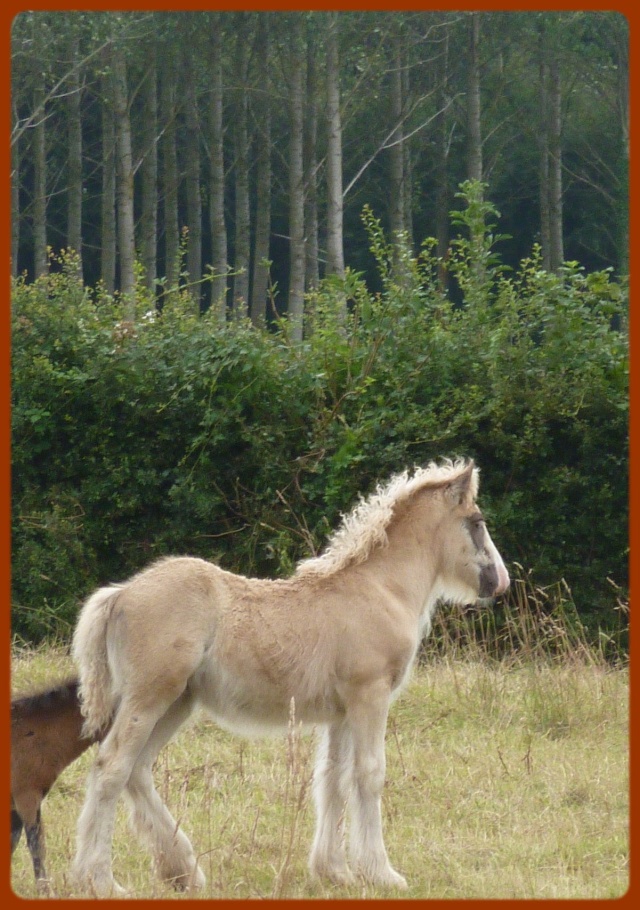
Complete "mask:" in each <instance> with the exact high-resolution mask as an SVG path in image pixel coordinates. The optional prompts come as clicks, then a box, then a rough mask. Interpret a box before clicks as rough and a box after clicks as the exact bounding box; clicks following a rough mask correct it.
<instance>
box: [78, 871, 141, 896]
mask: <svg viewBox="0 0 640 910" xmlns="http://www.w3.org/2000/svg"><path fill="white" fill-rule="evenodd" d="M74 879H75V882H74V884H75V887H76V888H77V889H78V891H81V892H82V893H83V894H87V895H90V896H91V897H98V898H109V897H112V898H117V897H127V896H128V892H127V891H126V889H125V888H123V887H122V885H119V884H118V883H117V881H115V879H113V878H111V877H110V876H109V877H106V876H94V875H88V876H84V875H82V876H79V875H77V874H76V875H75V876H74Z"/></svg>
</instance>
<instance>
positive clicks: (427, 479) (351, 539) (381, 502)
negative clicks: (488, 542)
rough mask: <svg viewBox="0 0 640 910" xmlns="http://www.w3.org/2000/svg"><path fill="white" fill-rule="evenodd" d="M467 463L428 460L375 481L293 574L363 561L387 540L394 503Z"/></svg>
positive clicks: (453, 473)
mask: <svg viewBox="0 0 640 910" xmlns="http://www.w3.org/2000/svg"><path fill="white" fill-rule="evenodd" d="M470 464H471V462H470V461H469V460H468V459H465V458H458V459H456V460H455V461H452V460H450V459H445V460H443V461H441V462H439V463H436V462H433V461H432V462H430V463H429V464H428V465H427V466H426V467H425V468H416V469H415V470H414V471H413V472H411V473H410V472H409V471H408V470H405V471H402V472H401V473H400V474H396V475H394V476H393V477H392V478H391V480H389V481H388V482H387V483H386V484H378V486H377V487H376V490H375V492H374V493H372V494H371V495H370V496H368V497H367V498H366V499H365V498H364V497H362V496H361V497H360V502H359V503H357V505H356V506H354V508H353V509H352V510H351V512H349V513H348V514H346V515H343V516H342V523H341V525H340V527H339V528H338V529H337V530H336V531H334V533H333V534H332V535H331V537H330V538H329V541H328V543H327V547H326V549H325V551H324V552H323V553H322V554H321V555H320V556H316V557H313V558H311V559H305V560H303V561H302V562H300V563H298V566H297V569H296V576H298V577H299V576H310V575H322V576H326V575H332V574H334V573H335V572H338V571H339V570H340V569H344V568H346V567H347V566H350V565H358V564H359V563H362V562H364V561H365V560H366V559H367V557H368V556H369V555H370V554H371V552H372V551H373V550H374V549H375V548H376V547H379V546H384V545H385V544H386V542H387V528H388V527H389V522H390V521H391V519H392V517H393V515H394V511H395V509H396V507H397V506H398V505H400V504H401V503H404V502H407V500H409V499H410V498H411V497H412V496H414V495H415V494H416V493H418V492H420V491H421V490H424V489H425V488H426V487H432V488H434V489H435V488H437V487H443V486H445V485H446V484H448V483H450V482H451V481H453V480H455V479H456V478H457V477H459V476H460V475H461V474H463V473H464V472H465V471H466V470H467V469H468V468H469V465H470ZM477 471H478V469H477V468H474V470H473V481H472V491H471V492H472V496H473V497H474V498H475V496H476V494H477V488H478V480H477V477H478V474H477Z"/></svg>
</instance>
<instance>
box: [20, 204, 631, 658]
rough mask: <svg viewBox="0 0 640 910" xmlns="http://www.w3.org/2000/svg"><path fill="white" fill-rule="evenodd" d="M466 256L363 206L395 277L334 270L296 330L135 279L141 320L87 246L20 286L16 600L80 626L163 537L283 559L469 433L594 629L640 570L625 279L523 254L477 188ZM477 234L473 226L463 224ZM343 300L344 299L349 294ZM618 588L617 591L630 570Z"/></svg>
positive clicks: (49, 623) (25, 609) (243, 566)
mask: <svg viewBox="0 0 640 910" xmlns="http://www.w3.org/2000/svg"><path fill="white" fill-rule="evenodd" d="M465 191H466V200H467V206H466V209H465V211H464V212H463V213H462V214H461V215H460V216H459V220H460V229H461V236H460V237H459V238H458V239H457V241H456V242H455V244H454V249H453V252H452V257H451V260H450V269H451V272H452V276H453V278H454V279H455V280H456V282H457V286H458V288H459V289H460V291H461V296H462V298H463V300H462V303H456V304H454V303H452V302H451V300H450V298H449V297H448V296H447V295H446V294H444V293H443V292H442V291H441V289H440V287H439V284H438V280H437V262H436V260H435V258H434V256H433V253H432V249H433V247H432V245H431V244H430V243H427V244H425V246H424V248H423V250H422V252H421V254H420V255H419V256H418V257H417V258H412V257H411V256H409V255H408V254H406V252H405V253H403V254H400V255H399V254H398V251H397V250H392V249H390V248H389V247H388V246H387V244H386V242H385V240H384V237H383V236H382V233H381V231H380V227H379V224H378V223H377V222H376V220H375V219H374V218H373V216H372V215H371V213H366V215H365V221H366V223H367V228H368V230H369V234H370V238H371V246H372V250H373V251H374V253H375V255H376V257H377V260H378V263H379V267H380V273H381V279H382V287H383V290H382V292H381V293H380V294H378V295H372V294H370V293H369V292H368V290H367V288H366V287H365V285H364V283H363V282H362V280H361V278H360V277H359V276H358V275H356V274H353V273H348V274H347V277H346V279H345V280H344V282H342V281H340V282H339V281H336V279H335V278H334V279H327V280H326V281H324V282H323V283H322V285H321V287H320V288H319V290H318V291H316V292H315V293H314V294H313V295H312V296H311V297H310V299H309V312H310V314H311V315H310V318H309V330H308V337H307V338H306V340H305V341H304V343H303V344H302V345H291V344H289V343H288V341H287V334H286V325H282V326H280V327H279V328H278V331H276V332H273V333H270V334H268V333H265V332H261V331H257V330H254V329H253V328H252V327H251V326H249V325H247V324H245V323H240V322H231V323H230V324H228V325H227V326H224V327H220V326H218V325H217V324H216V323H215V321H214V320H213V319H210V318H209V317H208V316H207V315H205V316H203V317H201V318H196V317H194V316H193V315H191V314H190V309H191V304H190V303H189V302H185V303H184V305H183V302H182V301H181V300H178V301H175V302H174V303H172V304H171V305H167V306H166V307H165V308H164V310H163V312H162V313H161V314H158V313H156V311H155V308H154V306H153V304H152V303H151V302H150V301H149V300H148V299H147V298H145V296H144V293H143V292H142V291H141V292H140V297H139V300H138V311H139V312H138V316H137V317H136V319H135V320H134V321H133V322H126V321H124V320H123V318H122V314H121V313H120V312H119V309H118V304H117V302H115V301H113V300H112V299H111V298H109V297H107V296H106V295H104V294H102V293H100V292H97V293H93V294H89V293H88V292H87V291H86V289H85V288H83V287H82V285H81V283H80V282H79V281H78V279H77V277H75V276H76V270H75V268H74V263H73V262H64V261H63V263H62V265H63V267H62V269H61V270H60V271H56V272H53V273H52V274H50V275H48V276H46V277H43V278H41V279H39V280H38V281H36V282H34V283H32V284H27V283H25V282H23V281H18V282H16V284H15V285H14V289H13V567H12V568H13V603H14V610H13V622H14V630H15V633H16V634H18V635H20V636H22V637H24V638H27V639H32V640H35V639H39V638H41V637H42V636H44V635H46V634H47V633H48V632H50V631H52V630H55V631H60V630H62V631H68V628H69V625H70V624H71V623H72V622H73V619H74V617H75V614H76V610H77V606H78V603H79V601H80V600H81V598H82V597H84V596H85V595H86V594H87V593H88V592H89V591H90V589H91V588H92V587H93V586H94V585H96V584H98V583H104V582H107V581H110V580H117V579H122V578H123V577H126V576H127V575H128V574H130V573H131V572H133V571H134V570H136V569H138V568H141V567H143V566H144V565H146V564H147V563H148V562H150V561H151V560H152V559H154V558H155V557H157V556H160V555H162V554H165V553H191V554H198V555H203V556H206V557H208V558H212V559H214V560H218V561H220V563H221V564H222V565H224V566H225V567H227V568H229V569H233V570H235V571H240V572H244V573H256V574H261V575H272V576H273V575H278V574H286V573H288V572H289V571H290V570H291V567H292V565H293V564H294V562H295V561H296V560H297V559H298V558H300V557H301V556H304V555H308V553H309V551H310V550H312V549H316V548H319V547H321V546H322V543H323V541H324V539H325V537H326V534H327V533H328V531H329V530H330V529H331V528H332V527H334V526H335V524H336V522H337V521H338V519H339V514H340V512H341V511H344V510H346V509H348V508H349V506H350V505H351V504H352V503H353V501H354V499H355V498H356V497H357V495H358V493H359V492H363V493H366V492H368V491H369V490H370V489H371V488H372V487H373V485H374V484H375V483H376V481H378V480H380V479H384V478H386V477H387V476H388V475H389V474H391V473H393V472H395V471H398V470H400V469H402V468H404V467H405V466H407V465H411V464H418V463H424V462H426V461H428V460H430V459H432V458H436V457H438V456H440V455H454V454H467V455H471V456H473V457H475V458H476V459H477V461H478V463H479V464H480V466H481V469H482V477H483V506H484V509H485V511H486V512H487V513H488V516H489V518H490V520H491V523H492V530H493V535H494V538H495V539H496V541H497V542H498V544H499V546H500V549H501V550H502V552H503V553H504V555H505V558H506V559H507V561H509V560H517V561H518V562H519V563H521V564H522V565H523V566H524V567H525V570H526V571H529V570H531V571H532V573H533V576H534V577H535V578H537V579H539V582H540V584H549V583H554V582H557V581H559V579H561V578H564V579H565V580H566V582H567V584H568V585H569V587H570V589H571V590H572V592H573V597H574V599H575V603H576V607H577V609H578V612H579V614H580V616H581V618H582V620H583V621H584V622H585V624H586V625H587V627H590V628H591V629H592V630H593V631H594V632H596V631H597V627H598V626H602V627H605V628H607V627H613V626H614V625H617V622H618V617H617V616H616V614H615V607H616V604H617V600H616V591H615V590H614V588H613V587H612V586H611V584H610V583H609V582H608V581H607V579H608V578H611V579H612V580H613V581H614V582H615V583H616V584H618V585H622V586H623V587H624V586H625V585H626V583H627V558H628V550H627V418H628V414H627V341H626V334H625V332H624V331H623V327H624V325H625V320H626V315H625V305H626V303H625V295H624V291H623V289H622V288H621V287H620V286H619V285H617V284H616V283H614V282H612V281H611V280H610V278H609V275H608V274H607V273H606V272H599V273H594V274H590V275H585V274H584V273H583V271H582V270H581V269H580V268H579V267H578V266H577V265H576V264H575V263H568V264H566V266H565V268H564V270H563V272H562V274H560V275H551V274H549V273H547V272H545V271H544V270H543V269H542V267H541V264H540V260H539V256H538V252H537V251H534V253H533V255H532V257H531V258H530V259H528V260H526V261H524V262H523V263H522V264H521V267H520V269H519V271H518V272H517V273H515V274H512V275H507V274H506V273H505V272H504V271H503V270H502V269H501V266H500V263H499V261H498V260H497V258H496V256H495V252H494V250H493V245H494V242H495V237H494V236H493V235H492V233H491V231H492V225H491V220H492V218H493V217H494V215H495V213H494V212H493V210H492V209H491V207H490V206H489V205H487V204H486V203H484V202H482V198H481V196H480V195H479V194H478V192H477V188H475V187H473V186H468V187H466V188H465ZM467 237H468V238H469V239H467ZM345 299H346V300H347V302H348V305H349V312H348V316H347V318H346V319H345V318H344V301H345ZM618 594H619V592H618Z"/></svg>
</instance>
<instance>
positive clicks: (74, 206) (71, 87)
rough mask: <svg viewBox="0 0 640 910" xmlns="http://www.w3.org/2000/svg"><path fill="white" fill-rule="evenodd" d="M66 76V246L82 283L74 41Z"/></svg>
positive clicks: (79, 134) (79, 127)
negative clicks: (70, 251)
mask: <svg viewBox="0 0 640 910" xmlns="http://www.w3.org/2000/svg"><path fill="white" fill-rule="evenodd" d="M69 57H70V59H69V63H70V67H71V70H70V74H69V79H68V95H67V142H68V157H67V173H68V188H67V202H68V205H67V247H68V248H69V249H71V250H73V251H74V252H75V254H76V256H77V261H78V277H79V278H80V279H81V280H82V115H81V108H80V104H81V100H82V90H81V86H80V74H79V72H78V69H77V62H78V40H77V38H75V37H74V38H73V40H72V41H71V53H70V55H69Z"/></svg>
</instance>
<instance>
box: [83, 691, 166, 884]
mask: <svg viewBox="0 0 640 910" xmlns="http://www.w3.org/2000/svg"><path fill="white" fill-rule="evenodd" d="M166 707H167V705H166V703H163V704H162V705H161V706H159V707H158V706H156V707H155V708H153V709H151V708H147V709H146V710H143V709H142V708H141V707H140V706H135V705H132V704H131V703H130V702H128V701H123V702H122V704H121V705H120V708H119V709H118V713H117V714H116V716H115V719H114V721H113V724H112V726H111V730H110V731H109V734H108V735H107V737H106V738H105V740H104V742H103V743H102V745H101V746H100V749H99V751H98V756H97V758H96V761H95V764H94V766H93V768H92V769H91V772H90V774H89V780H88V782H87V796H86V799H85V804H84V808H83V809H82V812H81V814H80V818H79V820H78V842H77V850H76V857H75V861H74V866H73V874H74V877H75V878H76V880H77V882H78V885H79V886H80V887H82V888H87V889H88V890H89V891H90V892H92V893H94V894H95V895H96V896H98V897H108V896H110V895H112V894H114V893H118V892H119V893H122V891H123V889H122V888H121V887H120V886H119V885H117V884H116V882H115V881H114V879H113V875H112V872H111V841H112V838H113V827H114V822H115V814H116V804H117V802H118V798H119V797H120V794H121V793H122V791H123V789H124V787H125V786H126V784H127V781H128V780H129V776H130V775H131V771H132V769H133V766H134V765H135V763H136V761H137V759H138V756H139V755H140V753H141V752H142V750H143V749H144V747H145V745H146V743H147V741H148V739H149V737H150V736H151V734H152V732H153V728H154V727H155V725H156V722H157V720H158V718H159V717H161V716H162V714H164V712H165V711H166Z"/></svg>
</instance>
